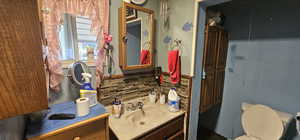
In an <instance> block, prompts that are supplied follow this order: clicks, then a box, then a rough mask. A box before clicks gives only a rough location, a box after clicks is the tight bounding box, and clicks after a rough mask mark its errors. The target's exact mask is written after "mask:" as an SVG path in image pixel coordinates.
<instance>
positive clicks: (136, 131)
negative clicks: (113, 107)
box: [109, 104, 184, 140]
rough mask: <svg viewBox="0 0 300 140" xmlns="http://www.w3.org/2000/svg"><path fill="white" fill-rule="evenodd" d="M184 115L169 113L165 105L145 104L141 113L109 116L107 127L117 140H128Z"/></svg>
mask: <svg viewBox="0 0 300 140" xmlns="http://www.w3.org/2000/svg"><path fill="white" fill-rule="evenodd" d="M182 114H184V112H183V111H179V112H169V111H168V106H167V105H160V104H145V105H144V107H143V111H141V110H139V109H137V110H136V111H133V112H132V111H126V112H125V113H124V114H123V115H122V116H121V117H120V118H118V119H117V118H114V117H112V116H110V118H109V126H110V128H111V129H112V130H113V132H114V133H115V134H116V136H117V137H118V138H119V139H122V140H129V139H134V138H136V137H138V136H141V135H143V134H145V133H147V132H149V131H151V130H153V129H155V128H157V127H159V126H160V125H163V124H164V123H167V122H168V121H170V120H172V119H174V118H176V117H177V116H179V115H182Z"/></svg>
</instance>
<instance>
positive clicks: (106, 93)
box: [98, 73, 191, 111]
mask: <svg viewBox="0 0 300 140" xmlns="http://www.w3.org/2000/svg"><path fill="white" fill-rule="evenodd" d="M190 83H191V82H190V79H189V78H187V77H182V79H181V83H180V84H179V85H174V84H172V83H171V82H170V80H169V76H168V75H167V74H163V83H162V85H161V91H162V93H163V94H165V95H168V93H169V90H170V88H173V87H175V88H176V91H177V94H179V96H180V98H181V104H180V106H181V108H182V109H183V110H185V111H187V108H188V105H189V98H190V86H191V85H190ZM155 88H156V89H158V88H159V86H158V84H157V83H156V81H155V78H154V75H153V73H141V74H135V75H128V76H116V77H113V78H110V79H106V80H104V82H103V83H102V86H101V88H100V89H99V90H100V91H99V94H98V99H99V101H100V102H101V103H102V104H103V105H111V103H112V102H113V100H114V98H115V97H118V98H120V99H121V100H123V101H127V100H130V99H135V98H139V97H145V96H147V95H148V94H149V93H150V92H151V91H152V90H153V89H155Z"/></svg>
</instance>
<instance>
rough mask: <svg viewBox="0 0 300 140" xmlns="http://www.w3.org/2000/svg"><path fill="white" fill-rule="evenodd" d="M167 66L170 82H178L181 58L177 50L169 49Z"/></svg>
mask: <svg viewBox="0 0 300 140" xmlns="http://www.w3.org/2000/svg"><path fill="white" fill-rule="evenodd" d="M168 67H169V73H170V80H171V82H172V83H173V84H177V83H179V82H180V80H181V60H180V56H179V51H178V50H172V51H169V54H168Z"/></svg>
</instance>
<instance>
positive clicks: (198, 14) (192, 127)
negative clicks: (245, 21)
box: [187, 0, 231, 140]
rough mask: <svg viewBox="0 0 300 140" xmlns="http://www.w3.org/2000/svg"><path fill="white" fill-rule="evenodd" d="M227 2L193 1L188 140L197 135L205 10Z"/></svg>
mask: <svg viewBox="0 0 300 140" xmlns="http://www.w3.org/2000/svg"><path fill="white" fill-rule="evenodd" d="M228 1H231V0H195V4H194V5H195V8H194V22H193V23H194V28H193V40H192V41H193V42H192V43H193V44H192V60H191V61H192V62H191V71H190V75H191V76H192V77H193V79H192V85H193V86H192V93H191V100H190V114H189V115H190V117H189V125H188V134H187V135H188V140H196V139H197V134H198V120H199V109H200V108H199V107H200V94H201V93H200V91H201V77H202V59H203V49H204V33H205V31H204V30H205V18H206V8H207V7H208V6H213V5H217V4H221V3H224V2H228ZM195 85H196V86H195Z"/></svg>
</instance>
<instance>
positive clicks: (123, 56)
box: [119, 2, 155, 70]
mask: <svg viewBox="0 0 300 140" xmlns="http://www.w3.org/2000/svg"><path fill="white" fill-rule="evenodd" d="M127 8H132V9H136V10H138V11H142V12H145V13H148V14H150V18H151V19H150V21H151V22H152V27H151V28H152V29H151V30H152V32H151V35H150V46H151V51H150V54H151V55H150V64H147V65H133V66H128V65H127V61H126V60H127V53H126V52H127V51H126V48H127V45H126V43H125V42H124V38H126V33H127V29H126V17H125V16H126V9H127ZM154 35H155V21H154V11H153V10H150V9H147V8H143V7H141V6H137V5H133V4H129V3H126V2H123V3H122V8H119V65H120V67H121V69H123V70H135V69H146V68H153V67H154V62H155V61H154Z"/></svg>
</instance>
